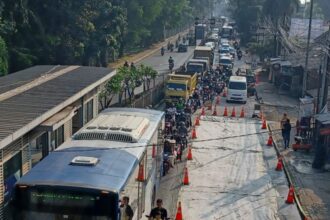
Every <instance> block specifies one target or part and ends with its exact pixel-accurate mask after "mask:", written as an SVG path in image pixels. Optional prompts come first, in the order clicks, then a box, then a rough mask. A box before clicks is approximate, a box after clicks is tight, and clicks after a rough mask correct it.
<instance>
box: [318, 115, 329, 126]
mask: <svg viewBox="0 0 330 220" xmlns="http://www.w3.org/2000/svg"><path fill="white" fill-rule="evenodd" d="M315 119H316V120H318V121H319V122H320V123H321V124H323V125H330V113H323V114H317V115H315Z"/></svg>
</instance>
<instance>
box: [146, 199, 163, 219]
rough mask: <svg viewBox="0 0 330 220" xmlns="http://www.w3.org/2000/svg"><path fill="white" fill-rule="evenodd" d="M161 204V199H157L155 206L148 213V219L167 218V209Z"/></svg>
mask: <svg viewBox="0 0 330 220" xmlns="http://www.w3.org/2000/svg"><path fill="white" fill-rule="evenodd" d="M162 206H163V200H161V199H157V207H156V208H153V209H152V210H151V212H150V215H149V220H154V219H161V220H167V210H166V209H165V208H163V207H162ZM159 216H160V218H159Z"/></svg>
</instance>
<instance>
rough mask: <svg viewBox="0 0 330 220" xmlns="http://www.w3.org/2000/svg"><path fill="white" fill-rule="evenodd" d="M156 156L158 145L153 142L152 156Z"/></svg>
mask: <svg viewBox="0 0 330 220" xmlns="http://www.w3.org/2000/svg"><path fill="white" fill-rule="evenodd" d="M155 157H156V145H155V144H153V145H152V158H155Z"/></svg>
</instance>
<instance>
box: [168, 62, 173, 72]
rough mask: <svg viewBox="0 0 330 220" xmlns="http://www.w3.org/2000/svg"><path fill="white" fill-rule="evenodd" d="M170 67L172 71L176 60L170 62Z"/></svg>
mask: <svg viewBox="0 0 330 220" xmlns="http://www.w3.org/2000/svg"><path fill="white" fill-rule="evenodd" d="M168 68H169V69H170V70H171V71H172V70H173V68H174V62H170V63H169V64H168Z"/></svg>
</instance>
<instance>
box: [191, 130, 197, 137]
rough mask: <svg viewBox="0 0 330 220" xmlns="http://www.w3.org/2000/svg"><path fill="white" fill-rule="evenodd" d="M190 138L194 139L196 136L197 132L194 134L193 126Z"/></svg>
mask: <svg viewBox="0 0 330 220" xmlns="http://www.w3.org/2000/svg"><path fill="white" fill-rule="evenodd" d="M191 138H192V139H196V138H197V134H196V129H195V127H193V129H192V132H191Z"/></svg>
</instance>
